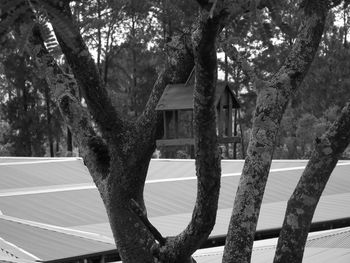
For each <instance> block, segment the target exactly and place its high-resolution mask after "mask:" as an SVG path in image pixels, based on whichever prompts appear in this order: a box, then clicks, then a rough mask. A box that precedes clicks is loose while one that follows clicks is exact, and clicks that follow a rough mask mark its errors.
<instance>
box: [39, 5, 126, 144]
mask: <svg viewBox="0 0 350 263" xmlns="http://www.w3.org/2000/svg"><path fill="white" fill-rule="evenodd" d="M41 3H42V5H43V6H44V7H45V10H46V11H47V12H48V14H49V15H50V17H51V23H52V25H53V28H54V31H55V34H56V37H57V40H58V42H59V44H60V46H61V49H62V51H63V53H64V55H65V57H66V59H67V61H68V64H69V65H70V66H71V68H72V70H73V73H74V76H75V78H76V79H77V80H78V82H79V86H80V88H81V91H82V95H83V97H84V99H85V101H86V103H87V105H88V108H89V111H90V113H91V114H92V116H93V118H94V120H95V121H96V123H97V124H98V126H99V128H100V129H101V131H102V132H103V134H104V135H106V138H110V137H111V136H113V137H117V138H118V137H122V134H123V132H124V125H125V121H124V120H123V119H122V117H121V116H120V114H119V113H118V112H117V110H116V109H115V108H114V107H113V105H112V102H111V100H110V97H109V95H108V92H107V90H106V89H105V87H104V85H103V83H102V80H101V78H100V75H99V72H98V69H97V67H96V65H95V63H94V60H93V59H92V57H91V54H90V53H89V51H88V48H87V46H86V45H85V43H84V40H83V38H82V36H81V35H80V33H79V30H78V29H77V28H76V26H75V24H74V22H73V19H72V14H71V10H70V7H69V5H68V4H64V5H60V3H57V5H55V6H54V5H51V4H50V3H47V2H45V1H41Z"/></svg>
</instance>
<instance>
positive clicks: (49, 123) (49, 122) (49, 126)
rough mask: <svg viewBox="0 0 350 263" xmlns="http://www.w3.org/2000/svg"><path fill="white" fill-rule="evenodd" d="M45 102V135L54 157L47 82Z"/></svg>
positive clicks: (51, 155)
mask: <svg viewBox="0 0 350 263" xmlns="http://www.w3.org/2000/svg"><path fill="white" fill-rule="evenodd" d="M44 88H45V91H44V93H45V102H46V122H47V136H48V141H49V149H50V157H54V156H55V154H54V149H53V136H52V126H51V110H50V104H51V103H50V101H51V100H50V95H49V87H48V85H47V82H45V87H44Z"/></svg>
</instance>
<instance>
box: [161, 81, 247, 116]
mask: <svg viewBox="0 0 350 263" xmlns="http://www.w3.org/2000/svg"><path fill="white" fill-rule="evenodd" d="M193 89H194V85H186V84H170V85H167V86H166V88H165V90H164V92H163V94H162V97H161V98H160V100H159V102H158V104H157V107H156V110H192V109H193ZM225 89H227V90H228V92H229V94H231V97H232V101H233V103H232V108H239V107H240V106H239V103H238V101H237V99H236V97H235V95H234V94H233V92H232V91H231V89H230V88H229V86H228V85H227V84H226V83H224V82H218V84H217V86H216V98H215V104H216V105H217V104H218V103H219V100H220V97H221V95H222V93H223V92H224V91H225Z"/></svg>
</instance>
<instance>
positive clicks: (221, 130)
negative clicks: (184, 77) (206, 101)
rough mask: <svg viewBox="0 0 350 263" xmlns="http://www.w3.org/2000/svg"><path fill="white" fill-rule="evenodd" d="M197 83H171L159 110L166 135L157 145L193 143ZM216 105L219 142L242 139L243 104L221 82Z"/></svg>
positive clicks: (159, 105) (160, 102)
mask: <svg viewBox="0 0 350 263" xmlns="http://www.w3.org/2000/svg"><path fill="white" fill-rule="evenodd" d="M193 89H194V84H172V85H168V86H167V87H166V88H165V90H164V93H163V94H162V97H161V98H160V100H159V102H158V104H157V107H156V110H158V111H162V112H163V119H164V137H163V138H162V139H161V140H157V146H181V145H194V138H193ZM215 105H216V109H217V124H216V127H217V135H218V140H219V143H220V144H224V145H226V146H227V145H228V144H229V143H239V142H241V139H240V137H238V136H236V135H237V132H236V131H235V128H236V127H237V110H238V109H239V107H240V105H239V103H238V100H237V99H236V97H235V95H234V94H233V92H232V90H231V89H230V87H229V86H228V85H227V84H226V83H225V82H218V84H217V87H216V100H215Z"/></svg>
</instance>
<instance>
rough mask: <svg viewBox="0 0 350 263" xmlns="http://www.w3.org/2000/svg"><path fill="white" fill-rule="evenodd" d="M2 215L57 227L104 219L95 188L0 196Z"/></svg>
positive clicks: (104, 220) (104, 215)
mask: <svg viewBox="0 0 350 263" xmlns="http://www.w3.org/2000/svg"><path fill="white" fill-rule="evenodd" d="M0 207H1V210H2V213H3V214H5V215H9V216H13V217H17V218H22V219H27V220H32V221H37V222H42V223H46V224H52V225H57V226H74V225H86V224H92V223H102V222H107V221H108V219H107V215H106V211H105V208H104V205H103V203H102V200H101V197H100V195H99V193H98V191H97V189H91V190H78V191H63V192H54V193H45V194H33V195H23V196H10V197H1V198H0Z"/></svg>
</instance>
